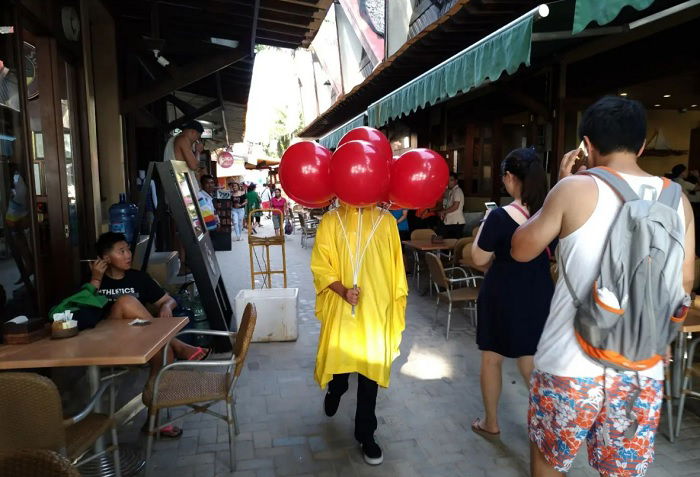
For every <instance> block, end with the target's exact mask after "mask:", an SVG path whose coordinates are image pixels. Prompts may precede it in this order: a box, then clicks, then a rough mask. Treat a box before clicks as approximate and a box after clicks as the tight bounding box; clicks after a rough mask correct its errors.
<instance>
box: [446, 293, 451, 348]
mask: <svg viewBox="0 0 700 477" xmlns="http://www.w3.org/2000/svg"><path fill="white" fill-rule="evenodd" d="M451 320H452V300H450V304H449V305H448V306H447V331H446V332H445V341H447V340H449V339H450V321H451Z"/></svg>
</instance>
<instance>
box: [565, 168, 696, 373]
mask: <svg viewBox="0 0 700 477" xmlns="http://www.w3.org/2000/svg"><path fill="white" fill-rule="evenodd" d="M584 173H585V174H588V175H592V176H595V177H598V178H599V179H601V180H602V181H604V182H605V183H606V184H607V185H608V186H610V187H611V188H612V189H613V190H614V191H615V192H617V194H618V195H619V196H620V198H621V199H622V201H623V205H622V208H621V209H620V212H619V213H618V215H617V218H616V219H615V222H614V223H613V225H612V227H611V228H610V232H609V235H608V238H607V243H606V245H605V249H604V250H603V258H602V261H601V264H600V272H599V274H598V279H597V280H596V281H595V282H594V284H593V289H592V290H591V293H587V294H586V296H584V297H583V298H581V299H579V298H578V297H577V296H576V293H575V292H574V289H573V287H572V286H571V283H570V281H569V277H568V276H567V273H566V270H564V264H563V262H561V261H560V264H561V267H560V268H561V270H562V272H563V275H564V281H565V282H566V285H567V287H568V288H569V292H571V295H572V297H573V299H574V305H575V306H576V317H575V318H574V329H575V334H576V339H577V341H578V343H579V345H580V346H581V348H582V349H583V351H584V352H585V353H586V354H587V355H588V356H589V357H590V358H591V359H593V360H594V361H596V362H598V363H600V364H601V365H603V366H605V367H609V368H614V369H616V370H618V371H641V370H644V369H649V368H651V367H652V366H654V365H655V364H656V363H658V362H659V361H660V360H661V359H662V358H663V356H664V355H665V353H666V347H667V346H668V345H669V343H671V341H673V339H674V338H675V336H676V335H677V333H678V330H679V328H680V326H681V325H682V323H683V320H684V319H685V315H686V314H687V311H688V306H689V305H690V297H689V296H688V295H687V294H686V293H685V291H684V290H683V286H682V279H681V274H682V266H683V259H684V255H685V252H684V249H683V244H684V235H685V227H684V225H683V220H681V218H680V216H679V215H678V212H677V210H678V203H679V201H680V198H681V189H680V186H679V185H678V184H676V183H675V182H671V181H669V180H668V179H664V187H663V189H662V192H661V194H659V197H658V199H657V200H644V199H640V198H639V196H637V194H636V193H635V192H634V191H633V190H632V188H631V187H630V186H629V185H628V184H627V182H626V181H625V180H624V179H623V178H621V177H620V176H619V175H618V174H617V173H615V172H614V171H613V170H611V169H604V168H595V169H591V170H588V171H585V172H584ZM649 191H651V192H652V193H653V197H654V198H656V189H654V188H652V187H649ZM612 295H614V297H613V296H612ZM615 298H616V299H617V302H618V303H617V304H616V303H614V302H615ZM615 305H617V306H615Z"/></svg>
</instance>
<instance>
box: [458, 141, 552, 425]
mask: <svg viewBox="0 0 700 477" xmlns="http://www.w3.org/2000/svg"><path fill="white" fill-rule="evenodd" d="M501 175H502V178H503V185H504V186H505V188H506V191H507V192H508V194H509V195H510V196H511V197H513V202H511V203H510V204H509V205H506V206H505V207H498V208H493V209H491V208H487V211H486V216H485V217H484V220H483V221H482V224H481V227H480V228H479V232H478V234H477V236H476V238H475V240H474V243H473V245H472V259H473V260H474V262H475V264H476V265H478V266H487V265H490V266H489V270H488V272H487V273H486V277H485V279H484V283H483V285H482V287H481V291H480V292H479V301H478V303H477V308H478V322H477V330H476V341H477V344H478V345H479V349H480V350H481V394H482V398H483V401H484V408H485V417H484V418H483V419H481V418H477V419H475V420H474V421H473V422H472V430H473V431H474V432H476V433H478V434H481V435H484V436H488V437H491V436H497V435H498V434H500V428H499V425H498V412H497V411H498V400H499V397H500V394H501V367H502V364H503V359H504V358H514V359H517V363H518V369H519V370H520V373H521V374H522V376H523V379H524V380H525V383H526V384H527V383H528V382H529V380H530V374H531V373H532V369H533V355H534V354H535V350H536V348H537V342H538V341H539V339H540V335H541V334H542V329H543V327H544V322H545V320H546V319H547V315H548V314H549V304H550V301H551V299H552V294H553V293H554V284H553V283H552V278H551V275H550V271H549V254H551V253H553V251H554V246H556V243H554V244H552V246H550V248H549V249H548V253H543V254H542V255H540V256H539V257H537V258H536V259H535V260H533V261H531V262H528V263H519V262H516V261H515V260H513V258H512V257H511V255H510V242H511V238H512V236H513V233H515V230H516V229H517V228H518V227H519V226H520V225H521V224H522V223H524V222H525V221H527V220H528V219H529V218H530V216H531V215H534V214H535V213H537V211H538V210H539V209H540V208H541V207H542V203H543V202H544V199H545V197H546V196H547V189H548V187H547V177H546V174H545V171H544V168H543V167H542V163H541V161H540V159H539V158H538V157H537V154H536V153H535V151H534V150H533V149H516V150H514V151H511V152H510V153H509V154H508V155H507V156H506V158H505V159H504V160H503V162H502V163H501Z"/></svg>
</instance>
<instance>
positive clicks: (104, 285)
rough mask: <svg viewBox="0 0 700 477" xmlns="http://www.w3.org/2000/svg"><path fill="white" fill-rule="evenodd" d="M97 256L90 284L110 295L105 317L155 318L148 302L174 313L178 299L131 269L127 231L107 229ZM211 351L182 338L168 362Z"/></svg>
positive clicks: (155, 365) (166, 432)
mask: <svg viewBox="0 0 700 477" xmlns="http://www.w3.org/2000/svg"><path fill="white" fill-rule="evenodd" d="M95 248H96V251H97V259H96V260H95V261H94V262H91V264H90V269H91V270H92V279H91V280H90V283H91V284H92V285H93V286H94V287H95V288H97V290H98V291H97V293H98V294H100V295H102V296H104V297H106V298H107V299H108V300H109V303H108V304H107V305H106V306H105V308H104V311H103V313H102V316H103V317H106V318H110V319H111V318H116V319H128V320H132V319H134V318H141V319H153V316H152V315H151V313H150V312H149V311H148V310H147V309H146V306H145V305H153V306H155V307H156V308H157V309H158V316H159V317H161V318H167V317H172V316H173V310H174V309H175V308H176V307H177V302H176V301H175V299H173V297H171V296H170V295H169V294H168V293H167V292H166V291H165V290H163V289H162V288H161V287H160V285H158V283H157V282H156V281H155V280H154V279H153V278H151V276H150V275H149V274H148V273H146V272H142V271H140V270H134V269H132V268H131V260H132V254H131V250H130V248H129V244H128V242H127V241H126V237H125V236H124V235H123V234H119V233H114V232H107V233H104V234H102V235H100V237H99V238H98V240H97V244H96V246H95ZM210 351H211V350H209V349H206V348H201V347H194V346H191V345H188V344H187V343H184V342H182V341H180V340H178V339H173V340H172V341H171V342H170V350H169V356H168V361H172V360H173V355H174V357H177V358H178V359H186V360H190V361H200V360H202V359H204V358H206V357H207V356H208V354H209V353H210ZM150 365H151V375H150V377H149V382H150V381H152V380H153V379H154V378H155V376H156V374H157V372H158V370H159V369H160V367H161V365H162V354H161V353H157V354H156V355H155V356H154V357H153V359H151V361H150ZM181 434H182V430H181V429H179V428H177V427H175V426H166V427H163V428H161V429H160V435H161V437H179V436H180V435H181Z"/></svg>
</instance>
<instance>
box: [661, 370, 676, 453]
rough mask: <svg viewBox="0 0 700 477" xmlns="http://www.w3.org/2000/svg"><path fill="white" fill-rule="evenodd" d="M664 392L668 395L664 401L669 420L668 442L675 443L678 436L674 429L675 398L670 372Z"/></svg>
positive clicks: (667, 375)
mask: <svg viewBox="0 0 700 477" xmlns="http://www.w3.org/2000/svg"><path fill="white" fill-rule="evenodd" d="M667 369H668V368H667ZM664 391H665V394H666V395H665V396H664V400H665V401H666V419H668V440H669V441H670V442H674V441H675V440H676V434H675V432H674V429H673V396H671V380H670V379H669V373H668V371H667V372H666V376H665V378H664Z"/></svg>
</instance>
